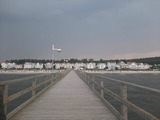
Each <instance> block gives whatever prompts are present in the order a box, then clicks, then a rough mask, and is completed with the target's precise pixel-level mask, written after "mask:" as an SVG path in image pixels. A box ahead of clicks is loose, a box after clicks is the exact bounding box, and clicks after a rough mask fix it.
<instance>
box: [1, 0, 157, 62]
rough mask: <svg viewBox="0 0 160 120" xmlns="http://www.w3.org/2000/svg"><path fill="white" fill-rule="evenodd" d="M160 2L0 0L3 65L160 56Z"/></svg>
mask: <svg viewBox="0 0 160 120" xmlns="http://www.w3.org/2000/svg"><path fill="white" fill-rule="evenodd" d="M159 6H160V1H159V0H0V60H6V59H23V58H33V59H35V58H36V59H51V56H52V44H55V47H57V48H61V49H62V53H61V54H60V55H57V54H56V55H55V57H56V58H79V59H83V58H94V59H100V58H102V59H115V58H118V59H121V58H138V57H150V56H153V57H154V56H160V7H159Z"/></svg>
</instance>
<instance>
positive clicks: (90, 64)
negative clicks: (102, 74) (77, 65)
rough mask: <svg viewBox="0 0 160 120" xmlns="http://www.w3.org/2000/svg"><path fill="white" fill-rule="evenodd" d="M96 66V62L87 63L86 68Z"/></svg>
mask: <svg viewBox="0 0 160 120" xmlns="http://www.w3.org/2000/svg"><path fill="white" fill-rule="evenodd" d="M95 68H96V63H93V62H91V63H87V69H95Z"/></svg>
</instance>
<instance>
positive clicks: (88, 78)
mask: <svg viewBox="0 0 160 120" xmlns="http://www.w3.org/2000/svg"><path fill="white" fill-rule="evenodd" d="M89 80H90V77H89V74H88V75H87V84H88V85H89V83H90V82H89Z"/></svg>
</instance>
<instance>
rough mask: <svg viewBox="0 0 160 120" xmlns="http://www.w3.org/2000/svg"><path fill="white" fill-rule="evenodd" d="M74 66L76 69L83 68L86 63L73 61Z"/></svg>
mask: <svg viewBox="0 0 160 120" xmlns="http://www.w3.org/2000/svg"><path fill="white" fill-rule="evenodd" d="M74 68H75V69H76V70H77V69H84V68H86V64H85V63H75V65H74Z"/></svg>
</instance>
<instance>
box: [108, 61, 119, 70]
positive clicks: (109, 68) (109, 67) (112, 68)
mask: <svg viewBox="0 0 160 120" xmlns="http://www.w3.org/2000/svg"><path fill="white" fill-rule="evenodd" d="M107 67H108V70H115V68H116V67H117V64H116V62H107Z"/></svg>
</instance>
